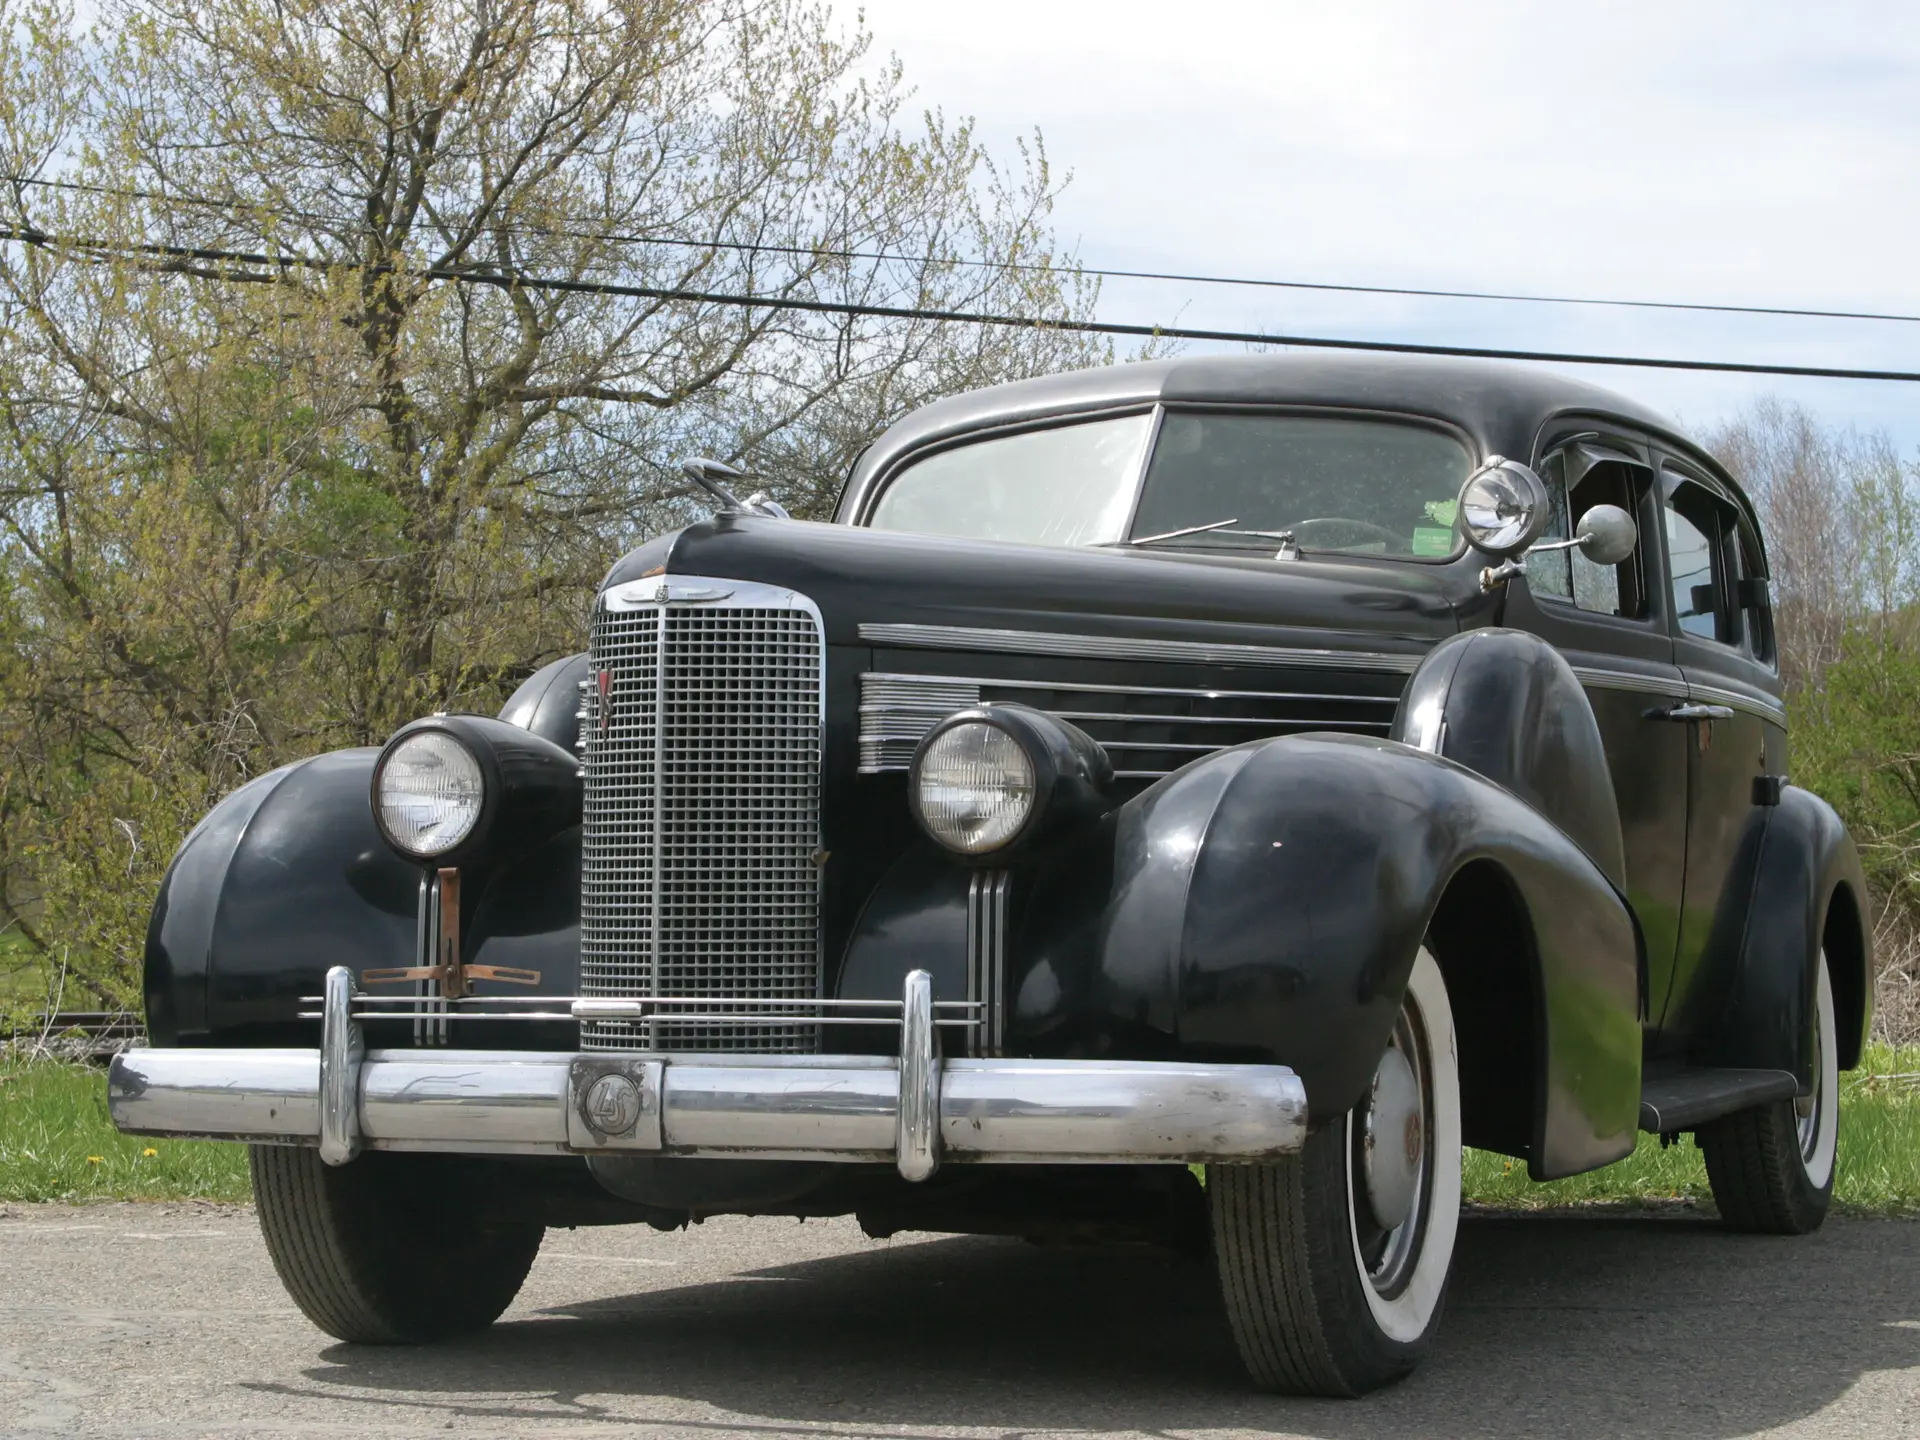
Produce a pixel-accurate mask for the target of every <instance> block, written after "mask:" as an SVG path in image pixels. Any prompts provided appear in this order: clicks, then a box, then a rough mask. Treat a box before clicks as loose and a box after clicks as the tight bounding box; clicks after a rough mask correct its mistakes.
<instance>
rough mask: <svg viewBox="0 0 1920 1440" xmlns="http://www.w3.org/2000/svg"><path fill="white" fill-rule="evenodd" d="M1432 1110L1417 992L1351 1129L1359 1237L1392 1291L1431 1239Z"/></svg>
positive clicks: (1382, 1284)
mask: <svg viewBox="0 0 1920 1440" xmlns="http://www.w3.org/2000/svg"><path fill="white" fill-rule="evenodd" d="M1432 1110H1433V1070H1432V1063H1431V1059H1430V1057H1429V1055H1428V1050H1427V1036H1426V1028H1425V1026H1424V1025H1423V1024H1422V1023H1421V1020H1420V1013H1419V1009H1418V1007H1417V1006H1416V1005H1415V1004H1414V1001H1413V999H1412V997H1411V996H1409V997H1408V999H1407V1003H1406V1005H1405V1006H1404V1007H1403V1008H1402V1009H1401V1012H1400V1018H1399V1020H1398V1022H1397V1023H1396V1024H1395V1025H1394V1027H1393V1036H1392V1038H1391V1039H1390V1040H1389V1041H1388V1043H1387V1048H1386V1051H1385V1053H1383V1054H1382V1055H1381V1057H1380V1063H1379V1064H1378V1065H1376V1066H1375V1067H1374V1071H1373V1084H1372V1085H1371V1086H1370V1087H1369V1088H1368V1091H1367V1095H1366V1098H1365V1099H1364V1100H1362V1101H1361V1103H1360V1104H1359V1105H1357V1106H1355V1107H1354V1111H1353V1116H1352V1120H1351V1125H1350V1129H1349V1135H1350V1137H1351V1141H1352V1151H1353V1153H1352V1157H1351V1158H1352V1171H1353V1179H1352V1184H1351V1185H1350V1187H1349V1194H1350V1196H1351V1201H1350V1203H1351V1205H1352V1209H1353V1228H1354V1240H1355V1242H1356V1244H1357V1245H1358V1247H1359V1252H1360V1261H1361V1265H1362V1267H1363V1268H1364V1269H1365V1270H1366V1273H1367V1279H1368V1281H1369V1282H1370V1283H1371V1284H1372V1285H1373V1288H1374V1290H1375V1291H1376V1292H1378V1293H1379V1294H1380V1295H1382V1296H1385V1297H1388V1298H1392V1297H1393V1296H1396V1295H1398V1294H1399V1293H1400V1292H1401V1290H1403V1289H1404V1288H1405V1287H1406V1284H1407V1281H1408V1279H1409V1278H1410V1277H1411V1275H1412V1274H1413V1269H1414V1265H1415V1263H1416V1262H1417V1261H1418V1260H1419V1258H1420V1247H1421V1244H1422V1243H1423V1241H1424V1239H1425V1234H1426V1226H1427V1210H1428V1205H1427V1198H1428V1193H1429V1191H1430V1190H1431V1188H1432V1177H1433V1146H1432V1144H1431V1143H1430V1137H1431V1136H1432V1133H1433V1113H1432Z"/></svg>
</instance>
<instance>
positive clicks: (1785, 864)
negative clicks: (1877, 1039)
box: [1680, 785, 1873, 1086]
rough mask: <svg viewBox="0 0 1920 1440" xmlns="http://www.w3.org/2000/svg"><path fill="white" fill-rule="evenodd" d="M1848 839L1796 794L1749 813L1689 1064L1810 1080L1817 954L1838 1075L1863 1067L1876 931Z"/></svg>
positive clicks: (1711, 950) (1815, 802) (1806, 794)
mask: <svg viewBox="0 0 1920 1440" xmlns="http://www.w3.org/2000/svg"><path fill="white" fill-rule="evenodd" d="M1866 899H1867V885H1866V878H1865V876H1864V875H1863V874H1862V873H1861V869H1860V856H1859V853H1858V851H1857V850H1856V849H1855V848H1854V843H1853V837H1852V836H1850V835H1849V834H1848V833H1847V828H1846V826H1845V824H1844V823H1842V821H1841V819H1840V817H1839V815H1837V814H1836V813H1834V809H1833V807H1832V806H1831V805H1829V804H1827V802H1826V801H1824V800H1822V799H1821V798H1820V797H1819V796H1817V795H1815V794H1813V793H1812V792H1810V791H1807V790H1802V789H1801V788H1800V787H1799V786H1797V785H1789V786H1786V787H1784V788H1783V790H1782V791H1781V795H1780V803H1779V804H1778V805H1771V806H1755V807H1754V809H1753V812H1752V815H1751V816H1750V818H1749V820H1748V822H1747V832H1746V834H1745V835H1744V836H1743V837H1742V839H1741V844H1740V849H1739V851H1738V859H1737V861H1736V865H1735V870H1734V874H1733V876H1732V878H1731V879H1730V880H1729V881H1728V884H1727V888H1726V890H1725V892H1724V894H1723V897H1722V900H1721V904H1720V910H1719V913H1718V914H1716V915H1715V917H1714V926H1713V932H1712V936H1711V938H1710V940H1709V942H1708V952H1707V960H1706V969H1705V971H1704V972H1703V975H1702V979H1701V983H1700V984H1699V985H1698V986H1697V987H1696V993H1697V994H1699V995H1701V996H1703V997H1711V999H1710V1000H1708V1002H1707V1004H1706V1005H1705V1006H1703V1012H1704V1013H1701V1014H1700V1015H1699V1016H1698V1019H1697V1021H1696V1020H1694V1017H1689V1016H1682V1017H1680V1023H1681V1024H1682V1025H1683V1026H1688V1025H1690V1024H1691V1025H1692V1026H1693V1027H1694V1028H1695V1033H1694V1038H1693V1042H1692V1045H1691V1046H1690V1052H1691V1058H1692V1059H1693V1062H1694V1063H1696V1064H1700V1065H1724V1066H1732V1067H1738V1068H1742V1069H1764V1070H1790V1071H1792V1072H1793V1074H1794V1076H1795V1077H1796V1078H1797V1079H1798V1080H1799V1081H1800V1083H1801V1085H1802V1086H1806V1085H1808V1084H1810V1083H1811V1080H1812V1065H1813V1054H1812V1035H1813V1026H1812V1023H1811V1020H1810V1016H1811V1015H1812V1013H1813V1011H1812V1007H1813V1003H1814V999H1813V995H1814V982H1815V974H1814V969H1813V966H1812V964H1811V961H1812V959H1813V957H1814V956H1815V955H1817V954H1819V953H1820V951H1821V948H1822V947H1823V946H1824V947H1825V950H1826V955H1827V969H1828V973H1829V975H1830V976H1831V978H1832V983H1833V998H1834V1008H1835V1010H1836V1012H1837V1013H1836V1015H1835V1019H1836V1021H1837V1022H1838V1031H1839V1033H1838V1039H1839V1055H1838V1057H1837V1058H1838V1060H1839V1065H1840V1068H1841V1069H1843V1070H1851V1069H1853V1068H1854V1067H1855V1066H1857V1065H1858V1064H1859V1063H1860V1055H1861V1050H1862V1048H1863V1047H1864V1045H1865V1043H1866V1035H1867V1029H1868V1026H1869V1025H1870V1024H1871V1022H1872V1018H1873V1006H1872V997H1873V957H1872V953H1871V951H1872V941H1871V936H1872V928H1871V926H1868V925H1866V924H1864V923H1862V922H1863V917H1864V916H1865V915H1866V914H1867V909H1866Z"/></svg>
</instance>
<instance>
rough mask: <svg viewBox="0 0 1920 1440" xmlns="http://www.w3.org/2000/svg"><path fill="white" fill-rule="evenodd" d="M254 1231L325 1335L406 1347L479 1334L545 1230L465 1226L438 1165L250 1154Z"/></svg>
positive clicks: (462, 1209)
mask: <svg viewBox="0 0 1920 1440" xmlns="http://www.w3.org/2000/svg"><path fill="white" fill-rule="evenodd" d="M248 1158H249V1161H250V1164H251V1167H252V1170H253V1197H254V1204H255V1206H256V1207H257V1208H258V1211H259V1215H260V1231H261V1233H262V1234H263V1235H264V1236H265V1237H266V1241H267V1253H268V1254H269V1255H271V1256H272V1257H273V1268H274V1269H275V1270H277V1271H279V1272H280V1282H281V1283H282V1284H283V1285H285V1286H286V1287H287V1293H288V1294H289V1295H291V1296H292V1297H293V1301H294V1303H295V1304H296V1305H298V1306H299V1307H300V1309H301V1312H302V1313H303V1314H305V1315H306V1317H307V1318H308V1319H309V1320H311V1321H312V1322H313V1323H314V1324H315V1325H318V1326H319V1327H320V1328H321V1329H322V1330H324V1331H326V1332H327V1333H328V1334H329V1335H332V1336H335V1337H336V1338H338V1339H341V1340H349V1341H354V1342H357V1343H359V1344H362V1345H407V1344H416V1343H419V1342H421V1341H426V1340H440V1339H445V1338H447V1337H448V1336H453V1335H461V1334H466V1333H468V1332H471V1331H474V1330H484V1329H485V1328H486V1327H487V1326H489V1325H491V1324H492V1323H493V1322H494V1321H495V1320H496V1319H498V1318H499V1316H500V1312H501V1311H503V1310H505V1309H506V1308H507V1306H508V1305H510V1304H511V1303H512V1302H513V1297H514V1296H515V1295H516V1294H517V1293H519V1290H520V1284H521V1282H522V1281H523V1280H525V1279H526V1278H527V1271H528V1270H529V1269H530V1268H531V1267H532V1265H533V1257H534V1256H535V1255H536V1254H538V1253H539V1250H540V1240H541V1237H542V1236H543V1235H544V1234H545V1233H546V1232H545V1228H544V1227H543V1226H540V1225H535V1224H528V1223H524V1222H513V1223H487V1222H483V1221H480V1220H477V1219H474V1218H472V1206H473V1204H474V1199H475V1197H474V1196H472V1195H470V1194H465V1193H460V1191H458V1190H457V1189H456V1188H455V1186H453V1185H452V1184H450V1183H449V1175H448V1171H447V1169H446V1167H444V1166H441V1165H439V1164H437V1163H435V1162H436V1161H438V1160H439V1159H440V1158H441V1157H439V1156H425V1155H388V1154H384V1153H381V1152H379V1151H372V1152H369V1153H368V1154H365V1155H361V1156H360V1157H358V1158H357V1159H355V1160H353V1161H352V1162H350V1163H348V1164H346V1165H340V1166H333V1165H328V1164H325V1163H324V1162H323V1161H322V1160H321V1159H320V1152H319V1151H317V1150H311V1149H308V1148H305V1147H294V1146H285V1145H254V1146H251V1147H249V1156H248Z"/></svg>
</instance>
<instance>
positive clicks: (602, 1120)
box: [580, 1075, 640, 1135]
mask: <svg viewBox="0 0 1920 1440" xmlns="http://www.w3.org/2000/svg"><path fill="white" fill-rule="evenodd" d="M580 1108H581V1109H582V1110H584V1111H585V1112H586V1119H587V1123H588V1124H589V1125H591V1126H592V1127H593V1128H594V1129H595V1130H597V1131H599V1132H600V1133H601V1134H602V1135H624V1134H626V1133H627V1132H628V1131H629V1130H631V1129H633V1127H634V1125H635V1123H636V1122H638V1120H639V1119H640V1087H639V1086H638V1085H636V1084H634V1083H633V1081H632V1080H631V1079H629V1078H628V1077H627V1076H625V1075H602V1076H601V1077H600V1078H599V1079H598V1080H596V1081H594V1082H593V1085H592V1087H591V1088H590V1089H588V1091H587V1098H586V1101H585V1102H584V1103H583V1104H582V1106H581V1107H580Z"/></svg>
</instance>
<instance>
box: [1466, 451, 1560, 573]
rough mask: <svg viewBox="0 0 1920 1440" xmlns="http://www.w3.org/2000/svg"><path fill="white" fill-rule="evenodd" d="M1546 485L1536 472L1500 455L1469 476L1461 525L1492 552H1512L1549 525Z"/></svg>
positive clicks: (1482, 547) (1472, 537) (1535, 537)
mask: <svg viewBox="0 0 1920 1440" xmlns="http://www.w3.org/2000/svg"><path fill="white" fill-rule="evenodd" d="M1547 505H1548V501H1547V487H1546V486H1545V485H1543V484H1542V483H1541V481H1540V477H1539V476H1537V475H1535V474H1534V473H1533V471H1531V470H1529V469H1528V468H1527V467H1526V466H1524V465H1522V464H1520V463H1519V462H1518V461H1515V460H1506V459H1503V458H1501V457H1500V456H1498V455H1491V456H1488V457H1487V463H1486V464H1484V465H1482V466H1481V467H1480V468H1479V469H1478V470H1476V471H1474V472H1473V474H1471V475H1469V476H1468V477H1467V483H1466V484H1465V485H1464V486H1462V487H1461V489H1460V528H1461V529H1462V530H1464V531H1465V532H1466V536H1467V539H1469V540H1471V541H1472V542H1473V543H1474V545H1475V546H1476V547H1478V548H1479V549H1481V550H1484V551H1486V552H1487V553H1488V554H1490V555H1512V554H1516V553H1517V552H1519V551H1521V550H1524V549H1526V548H1527V546H1529V545H1531V544H1532V543H1533V542H1534V541H1535V540H1538V539H1539V538H1540V532H1541V531H1542V530H1544V529H1546V527H1547V519H1548V516H1547Z"/></svg>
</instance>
